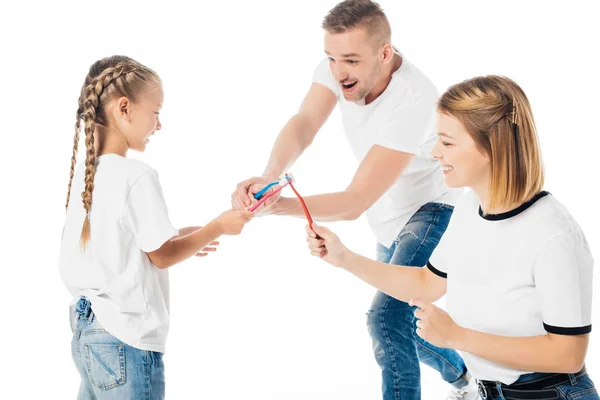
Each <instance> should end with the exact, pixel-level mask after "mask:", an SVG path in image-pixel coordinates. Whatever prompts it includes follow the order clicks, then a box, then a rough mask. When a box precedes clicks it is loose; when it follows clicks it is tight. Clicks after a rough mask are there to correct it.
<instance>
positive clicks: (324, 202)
mask: <svg viewBox="0 0 600 400" xmlns="http://www.w3.org/2000/svg"><path fill="white" fill-rule="evenodd" d="M413 157H414V154H411V153H405V152H402V151H397V150H391V149H388V148H386V147H382V146H379V145H375V146H373V147H372V148H371V150H369V152H368V153H367V155H366V156H365V158H364V160H363V161H362V163H361V164H360V166H359V167H358V170H357V171H356V174H355V175H354V178H353V179H352V182H351V183H350V185H349V186H348V188H347V189H346V190H344V191H342V192H335V193H327V194H320V195H315V196H307V197H305V198H304V201H305V202H306V206H307V207H308V209H309V210H310V213H311V215H312V216H313V217H314V219H315V220H317V221H339V220H354V219H357V218H358V217H360V216H361V215H362V213H364V212H365V211H366V210H368V209H369V208H370V207H371V206H372V205H373V204H374V203H375V202H376V201H377V200H378V199H379V198H380V197H381V196H383V194H384V193H385V192H386V191H387V190H388V189H389V188H390V187H391V186H392V185H393V184H394V183H395V182H396V181H397V180H398V178H400V176H401V175H402V174H403V173H404V170H405V169H406V167H407V166H408V165H409V164H410V162H411V161H412V159H413ZM264 212H265V213H267V214H278V215H291V216H296V217H302V216H304V213H303V210H302V206H301V205H300V201H299V200H298V199H296V198H288V197H282V198H280V199H279V201H278V202H277V203H275V204H274V205H272V206H271V207H270V208H268V209H265V211H264Z"/></svg>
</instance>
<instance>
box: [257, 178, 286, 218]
mask: <svg viewBox="0 0 600 400" xmlns="http://www.w3.org/2000/svg"><path fill="white" fill-rule="evenodd" d="M292 179H293V178H292V177H291V176H290V177H288V174H286V175H285V176H284V177H283V178H282V179H281V180H280V181H278V182H271V183H269V184H268V185H267V186H266V187H265V188H264V189H263V190H261V191H260V192H258V193H256V195H254V198H260V197H261V196H262V195H263V194H264V193H265V192H266V191H267V190H268V189H270V188H271V187H273V186H275V185H279V187H278V188H277V189H275V190H273V191H272V192H271V193H269V194H268V195H266V196H264V197H263V198H262V199H260V201H259V202H258V203H256V204H255V205H253V206H252V207H250V208H249V209H248V211H254V210H256V209H257V208H258V207H260V206H261V205H262V204H263V203H264V202H265V201H267V199H268V198H269V197H271V196H274V195H275V194H277V193H279V192H281V190H282V189H283V188H284V187H286V186H287V185H288V184H289V183H290V182H291V180H292ZM259 194H260V196H259ZM257 196H258V197H257Z"/></svg>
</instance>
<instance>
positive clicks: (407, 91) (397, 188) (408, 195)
mask: <svg viewBox="0 0 600 400" xmlns="http://www.w3.org/2000/svg"><path fill="white" fill-rule="evenodd" d="M402 58H403V60H402V65H401V66H400V68H399V69H398V70H397V71H395V72H394V73H393V75H392V79H391V81H390V83H389V85H388V87H387V88H386V89H385V91H384V92H383V93H382V94H381V95H380V96H379V97H378V98H377V99H375V100H374V101H373V102H371V103H369V104H364V103H365V102H364V100H362V101H361V102H359V103H354V102H350V101H348V100H346V99H345V98H344V96H343V95H342V94H341V90H340V84H339V82H337V81H336V80H335V78H334V77H333V75H332V73H331V70H330V68H329V60H328V58H325V59H324V60H323V61H322V62H321V63H320V64H319V66H318V67H317V69H316V71H315V73H314V76H313V82H316V83H319V84H321V85H323V86H325V87H327V88H328V89H330V90H331V91H332V92H333V93H334V94H335V95H336V96H337V97H338V104H339V106H340V111H341V113H342V124H343V127H344V132H345V135H346V138H347V139H348V142H349V143H350V147H351V148H352V151H353V153H354V155H355V157H356V158H357V160H358V161H359V162H362V160H363V159H364V157H365V156H366V155H367V153H368V152H369V150H370V149H371V147H373V146H374V145H380V146H383V147H387V148H389V149H392V150H397V151H402V152H405V153H411V154H415V157H414V158H413V160H412V162H411V163H410V164H409V165H408V167H407V168H406V170H405V171H404V173H403V174H402V176H401V177H400V178H399V179H398V181H397V182H396V183H395V184H394V185H393V186H392V187H390V189H389V190H388V191H387V192H386V193H385V194H384V195H383V196H381V198H379V200H378V201H377V202H375V204H373V206H372V207H371V208H370V209H369V210H368V211H367V212H366V215H367V220H368V221H369V225H370V226H371V229H372V230H373V233H374V234H375V237H376V238H377V240H378V241H379V242H380V243H381V244H383V245H384V246H387V247H389V246H391V245H392V243H393V241H394V239H396V237H397V236H398V234H399V233H400V230H401V229H402V227H404V225H406V223H407V222H408V220H409V219H410V217H411V216H412V215H413V214H414V213H415V212H416V211H417V210H418V209H419V208H420V207H421V206H422V205H424V204H426V203H428V202H440V203H446V204H450V205H453V204H454V201H455V199H456V197H457V194H458V191H457V190H450V189H448V188H447V187H446V186H445V184H444V177H443V174H442V172H441V167H440V164H439V162H438V161H437V160H435V159H434V158H433V157H431V154H430V153H431V150H432V149H433V146H434V145H435V143H436V141H437V132H436V126H435V119H436V101H437V99H438V96H439V94H438V92H437V89H436V88H435V86H434V85H433V83H432V82H431V81H430V80H429V78H427V77H426V76H425V75H424V74H423V73H422V72H421V71H419V70H418V69H417V68H416V67H415V66H414V65H412V64H411V63H409V62H408V61H407V59H406V58H405V57H402Z"/></svg>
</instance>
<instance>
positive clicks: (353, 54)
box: [325, 50, 360, 58]
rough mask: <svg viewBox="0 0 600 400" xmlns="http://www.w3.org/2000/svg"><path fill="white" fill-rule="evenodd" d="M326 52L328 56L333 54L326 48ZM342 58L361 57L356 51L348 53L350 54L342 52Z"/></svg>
mask: <svg viewBox="0 0 600 400" xmlns="http://www.w3.org/2000/svg"><path fill="white" fill-rule="evenodd" d="M325 54H327V55H328V56H331V54H329V52H328V51H327V50H325ZM342 58H360V55H359V54H356V53H348V54H342Z"/></svg>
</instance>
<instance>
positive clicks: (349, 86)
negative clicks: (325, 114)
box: [342, 81, 358, 90]
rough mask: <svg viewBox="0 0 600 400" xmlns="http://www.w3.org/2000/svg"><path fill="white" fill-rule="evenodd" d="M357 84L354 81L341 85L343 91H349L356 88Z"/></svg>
mask: <svg viewBox="0 0 600 400" xmlns="http://www.w3.org/2000/svg"><path fill="white" fill-rule="evenodd" d="M357 83H358V81H354V82H352V83H348V84H343V83H342V86H343V87H344V89H346V90H350V89H352V88H353V87H354V86H356V84H357Z"/></svg>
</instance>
